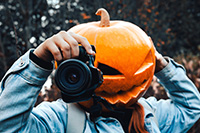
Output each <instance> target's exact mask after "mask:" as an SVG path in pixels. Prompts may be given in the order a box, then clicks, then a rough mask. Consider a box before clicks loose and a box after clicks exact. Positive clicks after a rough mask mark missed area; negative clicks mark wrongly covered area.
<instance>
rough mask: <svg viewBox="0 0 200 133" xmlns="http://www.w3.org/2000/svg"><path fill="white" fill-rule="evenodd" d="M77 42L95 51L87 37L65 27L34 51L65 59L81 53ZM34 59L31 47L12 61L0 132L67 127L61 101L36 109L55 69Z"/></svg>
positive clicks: (0, 92) (2, 94)
mask: <svg viewBox="0 0 200 133" xmlns="http://www.w3.org/2000/svg"><path fill="white" fill-rule="evenodd" d="M78 43H81V44H82V45H83V46H84V47H85V49H86V51H87V53H88V54H94V52H93V51H92V48H91V46H90V44H89V43H88V41H87V40H86V39H85V38H83V37H82V36H79V35H77V34H74V33H71V32H70V33H69V32H64V31H62V32H59V33H58V34H56V35H54V36H52V37H51V38H49V39H47V40H46V41H45V42H43V43H42V44H41V45H40V46H39V47H38V48H37V49H35V50H34V52H33V54H34V55H35V56H36V57H37V58H39V59H41V60H44V62H50V61H52V60H56V61H61V60H66V59H69V58H74V57H76V56H78V55H79V49H78ZM33 60H34V59H33ZM33 60H31V59H30V51H28V52H27V53H26V54H25V55H23V56H22V57H21V58H19V59H18V60H17V61H16V62H15V63H14V64H13V65H12V67H11V68H10V69H9V70H8V72H7V73H6V75H5V76H4V78H3V79H2V81H1V84H0V87H1V89H0V132H23V131H27V132H28V131H30V132H34V131H35V132H45V131H47V132H48V131H50V132H51V131H52V132H55V131H56V130H57V128H58V129H59V128H61V130H64V127H65V124H66V121H67V118H66V117H67V115H66V110H65V109H67V108H66V106H63V103H62V102H59V101H57V102H53V103H52V104H49V103H46V104H42V105H40V106H39V107H37V108H36V109H34V110H33V106H34V104H35V102H36V99H37V96H38V94H39V92H40V89H41V87H42V85H43V84H44V82H45V81H46V79H47V77H48V75H49V74H50V73H51V71H52V69H51V70H48V68H43V67H42V66H40V65H38V64H37V62H34V61H33ZM47 64H49V63H47ZM51 65H52V64H51Z"/></svg>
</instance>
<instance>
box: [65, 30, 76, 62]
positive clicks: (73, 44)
mask: <svg viewBox="0 0 200 133" xmlns="http://www.w3.org/2000/svg"><path fill="white" fill-rule="evenodd" d="M66 33H67V32H66ZM62 37H63V38H64V40H65V41H66V42H67V43H68V44H69V45H70V49H71V57H72V58H75V57H78V56H79V46H78V42H77V41H76V40H75V39H74V38H73V37H72V36H71V35H70V34H69V33H67V34H62Z"/></svg>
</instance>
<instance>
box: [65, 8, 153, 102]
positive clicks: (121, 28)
mask: <svg viewBox="0 0 200 133" xmlns="http://www.w3.org/2000/svg"><path fill="white" fill-rule="evenodd" d="M96 15H100V16H101V21H99V22H89V23H84V24H80V25H77V26H74V27H72V28H71V29H70V30H69V31H73V32H75V33H77V34H79V35H82V36H84V37H86V38H87V39H88V41H89V43H90V44H93V45H95V46H96V60H95V66H96V67H98V68H99V69H101V70H102V71H103V74H104V75H103V77H104V82H103V84H102V85H101V86H100V87H99V88H97V89H96V90H95V93H96V95H99V96H101V97H103V98H105V99H106V100H107V101H108V102H110V103H111V104H116V103H119V104H120V103H122V104H132V103H134V102H135V101H137V99H138V98H140V97H141V96H142V95H143V94H144V93H145V91H146V90H147V88H148V87H149V85H150V83H151V81H152V78H153V74H154V69H155V56H154V46H153V43H152V42H151V41H150V37H148V36H147V35H146V33H145V32H144V31H143V30H142V29H140V28H139V27H138V26H136V25H134V24H132V23H130V22H125V21H110V18H109V14H108V13H107V11H106V10H105V9H103V8H101V9H99V10H98V11H97V12H96Z"/></svg>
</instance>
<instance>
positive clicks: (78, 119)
mask: <svg viewBox="0 0 200 133" xmlns="http://www.w3.org/2000/svg"><path fill="white" fill-rule="evenodd" d="M77 126H78V128H77ZM85 126H86V114H85V111H84V110H83V109H82V108H81V107H80V106H79V105H78V104H75V103H71V104H68V122H67V133H83V132H84V130H85Z"/></svg>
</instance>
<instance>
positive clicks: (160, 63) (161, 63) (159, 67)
mask: <svg viewBox="0 0 200 133" xmlns="http://www.w3.org/2000/svg"><path fill="white" fill-rule="evenodd" d="M155 56H156V68H155V73H157V72H159V71H161V70H162V69H163V68H164V67H165V66H167V64H168V62H167V61H166V60H165V58H164V57H163V56H162V55H161V54H160V53H158V51H157V50H156V49H155Z"/></svg>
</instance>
